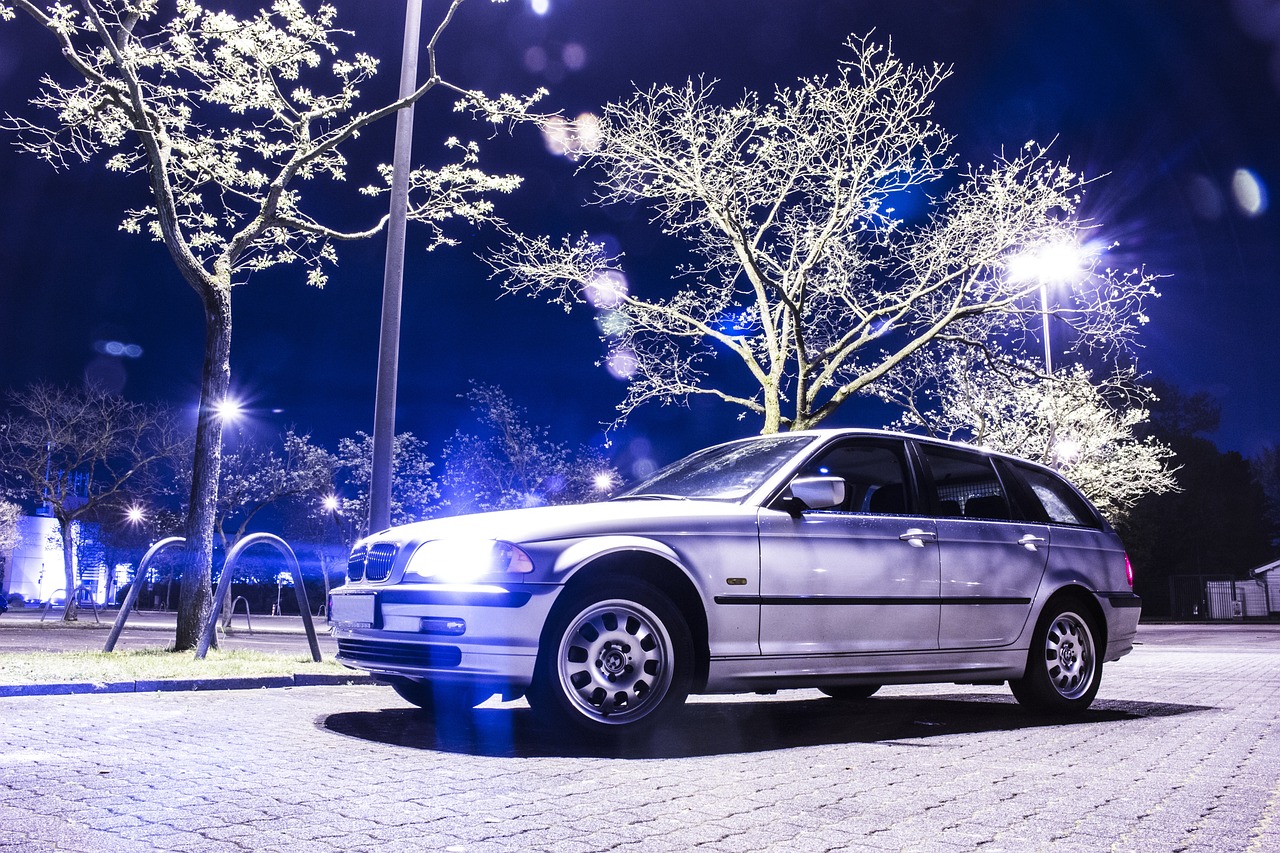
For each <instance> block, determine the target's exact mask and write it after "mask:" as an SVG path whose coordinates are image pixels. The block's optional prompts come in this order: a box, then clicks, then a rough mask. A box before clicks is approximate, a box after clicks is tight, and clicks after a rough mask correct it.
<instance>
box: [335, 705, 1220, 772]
mask: <svg viewBox="0 0 1280 853" xmlns="http://www.w3.org/2000/svg"><path fill="white" fill-rule="evenodd" d="M1208 710H1212V708H1209V707H1204V706H1198V705H1171V704H1163V703H1156V702H1127V701H1098V702H1095V703H1094V705H1093V707H1092V708H1090V709H1089V710H1088V711H1086V712H1085V713H1083V714H1079V715H1070V716H1061V715H1038V714H1033V713H1029V712H1028V711H1026V710H1025V709H1023V708H1022V707H1021V706H1019V705H1017V704H1016V703H1015V702H1014V701H1013V700H1012V699H1006V698H1004V697H997V696H992V695H990V694H948V695H947V696H946V697H921V696H910V697H891V696H886V697H877V698H873V699H870V700H867V701H864V702H840V701H836V700H833V699H827V698H813V699H798V700H778V699H763V700H760V701H741V700H737V701H724V702H715V701H701V702H694V703H690V704H688V705H686V706H685V707H684V708H683V709H682V710H681V711H680V713H678V714H676V715H675V716H674V717H673V718H672V719H671V720H669V721H668V722H667V723H666V724H665V725H664V726H662V727H661V728H660V729H659V730H657V731H654V732H652V733H649V734H647V735H644V736H628V737H623V738H617V739H613V740H610V741H607V742H590V741H586V740H584V738H583V737H582V736H581V735H579V734H577V733H576V732H574V733H568V732H559V731H553V730H549V729H547V728H544V727H542V726H541V725H539V724H538V722H537V720H536V719H535V717H534V716H533V713H532V712H531V711H530V710H529V709H528V708H527V707H516V708H510V707H502V708H483V707H482V708H477V709H475V710H472V711H470V712H469V713H466V714H452V715H449V716H442V717H439V718H437V717H436V716H434V715H433V714H431V713H428V712H425V711H421V710H419V709H417V708H388V709H384V710H381V711H350V712H339V713H335V714H327V715H325V716H322V717H320V718H319V719H318V720H317V725H318V726H319V727H320V728H321V729H324V730H327V731H330V732H333V733H335V734H340V735H345V736H347V737H353V738H357V739H360V740H366V741H371V742H375V743H384V744H390V745H394V746H403V747H408V748H411V749H424V750H433V751H438V752H455V753H462V754H467V755H483V756H493V757H502V756H509V757H520V758H540V757H543V758H545V757H561V758H568V757H599V758H628V759H634V758H690V757H696V756H710V755H726V754H732V753H747V752H767V751H770V750H780V749H790V748H793V747H800V746H825V745H832V744H840V743H882V744H884V743H899V742H901V743H902V745H904V746H906V745H910V746H928V745H929V741H930V740H931V739H934V738H938V737H942V736H945V735H957V734H974V733H982V732H997V731H1016V730H1019V729H1026V728H1036V727H1063V726H1083V727H1088V726H1096V725H1100V724H1106V723H1115V722H1123V721H1128V720H1139V719H1147V718H1156V717H1171V716H1178V715H1181V714H1190V713H1195V712H1198V711H1208ZM908 741H909V742H910V743H906V742H908Z"/></svg>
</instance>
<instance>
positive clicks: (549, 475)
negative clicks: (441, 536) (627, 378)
mask: <svg viewBox="0 0 1280 853" xmlns="http://www.w3.org/2000/svg"><path fill="white" fill-rule="evenodd" d="M467 399H468V400H469V401H470V402H471V410H472V411H473V412H475V415H476V426H477V427H478V430H477V431H476V432H475V433H470V432H463V431H461V430H460V431H458V432H457V433H455V434H454V436H453V438H452V439H450V441H449V443H448V445H446V447H445V450H444V454H443V456H444V474H443V476H442V477H441V484H442V486H443V488H444V493H445V499H446V501H447V503H448V505H449V508H450V510H451V511H454V512H484V511H487V510H494V509H513V508H516V507H522V506H540V505H543V504H566V503H582V502H584V501H589V500H595V499H599V498H601V497H603V496H605V495H607V494H608V493H609V492H610V491H611V490H612V489H613V488H614V487H616V486H617V484H618V482H619V477H618V473H617V471H615V470H614V468H613V467H612V466H611V465H610V464H609V463H608V461H607V460H605V459H604V456H603V454H601V453H600V452H599V451H597V450H594V449H592V448H589V447H580V448H578V450H577V451H576V452H574V451H571V450H570V448H569V446H568V445H566V444H564V443H562V442H557V441H553V440H551V438H550V435H549V431H548V430H547V428H546V427H542V426H534V425H531V424H529V423H528V420H527V416H526V413H525V411H524V409H522V408H521V407H519V406H517V405H516V404H515V403H514V402H512V400H511V398H510V397H508V396H507V395H506V393H505V392H504V391H503V390H502V389H501V388H498V387H496V386H490V385H472V388H471V391H470V392H469V393H468V394H467Z"/></svg>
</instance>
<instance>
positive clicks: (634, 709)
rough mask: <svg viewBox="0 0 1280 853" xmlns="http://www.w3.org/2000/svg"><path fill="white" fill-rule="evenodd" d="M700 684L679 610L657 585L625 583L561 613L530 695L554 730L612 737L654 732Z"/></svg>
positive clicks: (547, 637)
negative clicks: (693, 686)
mask: <svg viewBox="0 0 1280 853" xmlns="http://www.w3.org/2000/svg"><path fill="white" fill-rule="evenodd" d="M692 680H693V641H692V639H691V636H690V633H689V627H688V625H687V624H686V622H685V619H684V617H683V616H682V615H681V613H680V610H679V608H677V607H676V606H675V604H673V603H672V601H671V599H669V598H668V597H667V596H666V595H664V594H663V593H662V592H660V591H659V590H658V589H656V588H655V587H653V586H651V585H650V584H648V583H645V582H643V581H640V580H635V579H632V578H619V579H613V580H610V582H609V584H608V585H607V586H603V585H601V586H593V587H590V588H588V589H585V590H582V591H580V592H579V593H577V594H575V595H574V596H573V597H572V598H570V599H568V600H566V601H565V602H563V604H562V605H560V606H557V607H556V609H555V611H553V613H552V616H551V619H550V620H549V621H548V624H547V628H546V630H545V631H544V632H543V636H542V643H541V647H540V650H539V653H538V662H537V665H536V667H535V669H534V675H533V684H532V685H531V686H530V688H529V691H528V694H527V696H528V699H529V704H530V705H531V706H532V707H533V709H534V711H535V713H537V715H538V716H539V718H540V719H541V720H542V721H543V722H544V723H545V724H547V725H548V726H550V727H554V728H561V727H563V726H569V727H571V728H572V729H575V730H577V731H579V732H586V733H589V734H593V735H603V736H612V735H621V734H627V733H633V732H637V731H642V730H647V729H650V728H652V727H653V726H654V725H656V724H657V723H658V722H659V721H660V720H662V719H663V718H665V717H667V716H668V715H669V714H670V713H671V712H672V711H674V710H676V709H677V708H679V707H680V706H681V705H683V704H684V700H685V697H687V696H688V694H689V689H690V686H691V684H692Z"/></svg>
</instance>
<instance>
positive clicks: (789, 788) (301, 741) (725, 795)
mask: <svg viewBox="0 0 1280 853" xmlns="http://www.w3.org/2000/svg"><path fill="white" fill-rule="evenodd" d="M1140 638H1141V639H1142V640H1143V641H1144V645H1142V646H1141V647H1140V648H1139V649H1138V650H1137V651H1136V652H1135V653H1134V654H1132V655H1130V656H1129V657H1127V658H1125V659H1123V660H1122V661H1120V662H1118V663H1115V664H1110V665H1108V667H1107V669H1106V673H1105V678H1104V682H1103V688H1102V692H1101V694H1100V695H1099V699H1098V701H1097V702H1096V704H1095V705H1094V708H1093V709H1092V710H1091V711H1090V712H1089V713H1088V714H1087V715H1086V716H1085V717H1083V718H1081V719H1078V720H1074V721H1067V720H1055V719H1050V720H1045V719H1036V718H1032V717H1028V716H1027V715H1025V714H1024V713H1023V712H1022V711H1021V710H1019V709H1018V707H1017V706H1016V705H1014V704H1013V702H1012V699H1011V698H1010V696H1009V694H1008V692H1007V690H1005V689H1003V688H974V687H953V686H936V687H935V686H930V687H913V688H887V689H885V690H884V691H882V695H879V696H877V698H875V699H873V700H871V701H870V702H868V703H865V704H862V705H847V704H841V703H838V702H835V701H833V700H829V699H826V698H823V697H822V696H821V695H820V694H818V693H817V692H815V691H792V692H790V693H780V694H778V695H777V696H769V697H757V696H738V697H698V698H696V699H695V700H693V701H692V702H691V704H690V706H689V707H688V708H687V709H686V713H685V714H684V715H683V716H682V717H681V718H680V719H679V720H678V721H677V722H675V723H674V724H672V725H671V726H670V727H669V728H668V730H667V731H665V732H664V733H663V735H662V737H660V738H659V739H657V740H656V741H654V742H651V743H647V744H633V745H630V746H628V747H627V748H626V749H623V750H618V751H615V752H613V753H605V752H600V751H593V750H592V749H590V748H584V747H583V746H582V745H580V744H574V743H565V742H563V741H561V740H559V739H557V738H555V737H553V736H551V735H550V734H548V733H545V732H540V731H539V730H537V729H536V728H535V727H534V726H533V724H532V721H531V720H530V719H529V711H528V710H527V708H525V707H524V706H523V704H522V703H512V704H511V705H508V706H499V707H482V708H481V709H480V710H478V711H477V712H476V714H475V717H474V719H473V720H472V721H469V722H464V721H456V720H452V721H440V722H439V723H437V722H434V721H432V720H431V719H429V718H427V717H425V716H424V715H421V714H420V713H418V712H416V711H415V710H413V709H410V708H408V707H406V706H405V705H404V703H403V702H401V701H400V700H399V699H398V698H397V697H396V696H395V694H394V693H392V692H391V691H390V690H389V689H386V688H382V687H350V686H347V687H312V688H293V689H285V690H258V691H243V692H237V691H232V692H216V693H199V692H195V693H153V694H123V695H93V696H47V697H26V698H14V699H0V850H22V851H50V850H75V851H79V850H84V851H134V850H189V851H202V853H203V851H245V850H249V851H293V850H297V851H304V850H305V851H321V853H326V852H327V851H365V850H367V851H375V850H376V851H379V853H382V851H388V850H395V851H400V850H422V851H444V853H488V852H489V851H516V850H520V851H526V850H548V851H552V850H554V851H557V853H577V851H691V850H695V851H734V853H744V851H763V850H776V851H792V850H796V851H827V850H927V851H952V850H957V851H959V850H983V851H998V850H1009V851H1019V853H1022V851H1036V850H1063V851H1092V850H1115V851H1126V850H1143V851H1146V850H1150V851H1178V850H1189V851H1194V850H1224V851H1275V850H1280V732H1277V731H1276V728H1277V720H1276V713H1277V708H1280V701H1278V700H1280V696H1277V694H1278V693H1280V654H1277V650H1278V646H1280V630H1277V629H1276V628H1275V627H1273V626H1230V627H1225V628H1222V629H1215V630H1213V631H1211V632H1208V633H1205V632H1204V631H1200V632H1195V631H1192V632H1190V633H1186V632H1179V631H1177V630H1175V629H1166V630H1160V629H1149V628H1145V627H1144V629H1143V632H1142V633H1141V634H1140Z"/></svg>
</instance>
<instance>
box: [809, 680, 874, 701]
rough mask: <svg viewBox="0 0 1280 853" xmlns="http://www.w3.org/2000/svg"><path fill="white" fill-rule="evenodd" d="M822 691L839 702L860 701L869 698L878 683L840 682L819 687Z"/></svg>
mask: <svg viewBox="0 0 1280 853" xmlns="http://www.w3.org/2000/svg"><path fill="white" fill-rule="evenodd" d="M818 689H819V690H821V691H822V692H823V693H825V694H827V695H828V696H830V697H831V698H832V699H838V700H839V701H841V702H862V701H864V700H866V699H870V698H871V697H872V696H874V695H875V694H876V691H878V690H879V689H880V685H879V684H841V685H837V686H832V687H819V688H818Z"/></svg>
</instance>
